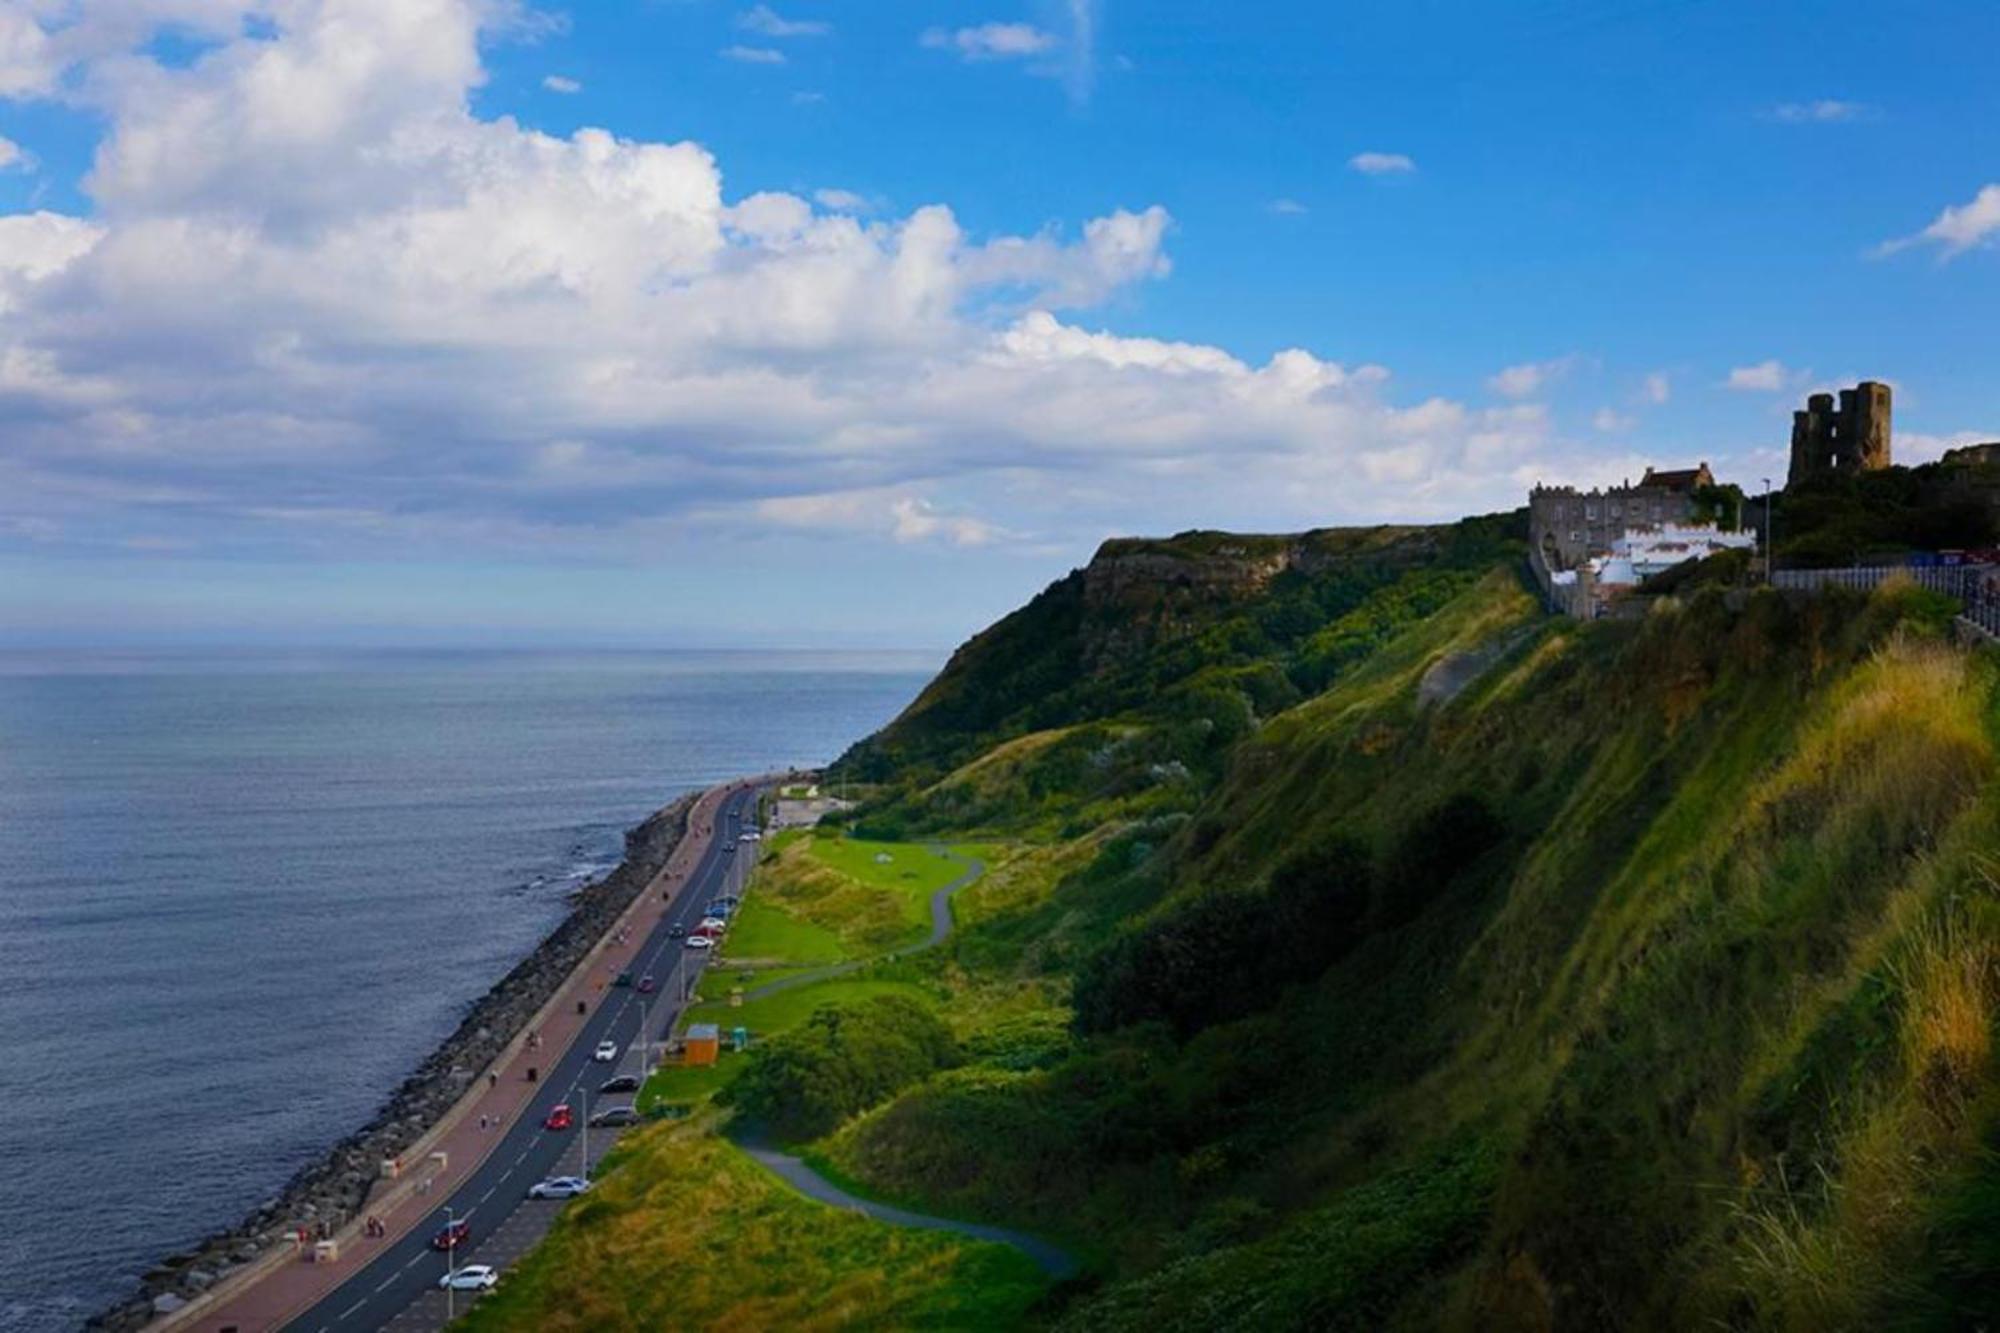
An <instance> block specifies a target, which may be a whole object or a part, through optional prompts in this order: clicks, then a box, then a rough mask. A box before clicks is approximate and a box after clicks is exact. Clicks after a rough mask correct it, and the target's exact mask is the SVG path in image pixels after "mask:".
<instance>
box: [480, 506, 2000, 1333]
mask: <svg viewBox="0 0 2000 1333" xmlns="http://www.w3.org/2000/svg"><path fill="white" fill-rule="evenodd" d="M1314 542H1322V543H1324V545H1323V548H1322V549H1321V550H1320V553H1319V555H1317V556H1315V557H1314V558H1313V559H1312V560H1310V561H1304V562H1303V563H1302V562H1301V556H1300V552H1302V551H1305V550H1307V549H1308V548H1309V547H1311V546H1312V545H1313V543H1314ZM1166 546H1167V547H1168V548H1169V549H1165V550H1161V549H1156V547H1155V546H1152V545H1134V546H1127V545H1124V544H1115V545H1114V546H1112V547H1108V548H1107V551H1106V553H1104V554H1101V555H1100V561H1105V560H1109V561H1111V562H1113V563H1115V564H1119V565H1121V566H1122V572H1120V573H1119V574H1118V576H1117V577H1116V578H1111V577H1109V576H1106V575H1105V574H1104V573H1103V571H1101V570H1100V571H1099V573H1098V575H1097V589H1098V591H1097V592H1095V593H1091V594H1089V595H1086V591H1087V589H1088V586H1089V585H1090V581H1091V580H1090V578H1089V577H1086V576H1085V575H1079V576H1074V577H1073V580H1071V581H1065V583H1062V584H1058V585H1056V586H1055V587H1054V588H1052V589H1051V590H1050V591H1049V592H1047V593H1044V594H1043V597H1042V598H1041V599H1038V600H1037V602H1036V603H1035V604H1032V605H1031V606H1030V607H1029V608H1027V609H1026V610H1024V611H1023V612H1021V613H1018V614H1017V616H1016V617H1015V618H1012V619H1010V621H1008V622H1003V623H1002V625H1001V626H999V627H996V629H995V630H993V631H989V633H988V634H987V635H985V636H982V637H981V638H980V639H976V640H974V641H973V642H972V643H971V644H969V645H967V647H966V648H965V649H964V650H962V651H961V653H960V654H959V655H958V656H957V657H956V658H954V660H953V664H952V666H951V667H950V668H949V669H948V670H947V672H946V673H945V675H944V676H943V677H941V678H940V680H939V682H938V683H937V684H936V685H934V686H933V687H932V689H931V690H930V691H927V692H926V694H925V696H924V698H923V699H920V700H919V701H918V702H917V704H915V705H913V706H912V708H911V709H910V710H909V711H908V712H906V713H905V714H904V716H903V717H902V718H900V719H898V721H897V722H896V723H895V724H893V725H892V726H891V727H890V728H889V729H887V730H886V731H885V732H884V733H882V734H881V735H880V736H878V737H876V738H873V739H871V741H869V742H867V743H865V744H864V745H862V746H860V747H857V749H856V751H855V752H854V753H853V754H852V755H851V756H850V757H849V760H848V761H847V762H848V763H849V765H850V766H851V767H852V768H854V769H856V770H862V769H865V770H866V772H867V776H868V777H869V778H870V779H871V780H872V781H873V782H875V783H876V784H878V785H877V793H878V794H877V795H876V796H875V797H874V798H873V799H872V800H871V802H870V803H869V805H868V806H867V807H865V808H864V809H862V810H861V811H859V812H858V813H857V815H856V816H855V818H854V819H853V820H852V821H851V827H850V830H849V833H850V837H859V836H863V835H865V834H867V833H869V832H870V831H875V832H903V833H910V832H917V833H920V834H921V835H922V836H924V837H927V838H935V839H937V840H939V841H945V840H949V841H972V840H978V841H981V842H983V843H984V844H985V845H986V846H987V847H988V849H989V851H988V852H987V853H986V855H988V856H989V858H990V860H991V862H992V869H991V872H990V873H989V874H988V875H986V876H985V877H984V878H983V879H981V880H980V881H979V882H978V883H976V884H973V885H972V886H970V887H969V888H967V889H965V890H964V891H963V892H962V893H961V895H960V898H959V899H958V900H957V903H956V911H957V917H958V923H959V929H958V931H957V932H956V933H955V935H954V936H953V937H952V938H951V940H950V941H948V943H947V944H946V945H945V947H943V948H941V949H939V950H936V951H933V952H931V953H928V954H924V955H921V956H918V957H914V958H909V959H906V960H902V961H899V962H896V963H894V964H891V965H888V966H887V967H886V969H884V970H881V971H879V972H877V973H873V974H871V975H874V976H876V977H877V978H878V979H879V980H881V981H883V982H895V983H897V984H903V985H908V986H911V987H916V988H919V989H920V990H921V993H922V995H923V996H924V997H926V1003H927V1004H929V1005H934V1006H935V1008H934V1012H935V1015H936V1018H935V1019H932V1018H928V1017H927V1018H926V1019H925V1020H924V1022H925V1024H926V1030H927V1032H928V1033H929V1034H930V1035H929V1037H928V1038H927V1040H929V1041H930V1042H931V1045H932V1048H934V1049H931V1050H930V1053H929V1054H927V1055H926V1058H925V1059H924V1060H923V1061H920V1062H917V1063H916V1064H914V1065H912V1066H911V1068H910V1069H908V1070H904V1071H903V1072H902V1073H900V1074H899V1075H898V1076H897V1077H896V1078H894V1079H889V1080H883V1081H880V1082H879V1085H878V1090H876V1091H871V1092H868V1093H867V1094H866V1095H864V1096H859V1097H855V1098H850V1099H848V1100H847V1101H846V1102H845V1103H844V1105H846V1106H847V1107H849V1108H851V1109H850V1110H848V1111H846V1112H844V1113H843V1114H842V1115H841V1116H840V1117H837V1118H836V1119H833V1120H827V1121H825V1122H824V1123H814V1124H813V1125H812V1126H811V1127H810V1129H808V1130H801V1131H800V1132H801V1133H810V1134H812V1135H815V1136H816V1137H813V1138H812V1139H810V1141H808V1142H806V1143H804V1144H802V1145H801V1146H802V1147H803V1149H804V1150H805V1151H806V1152H807V1153H808V1155H809V1156H810V1158H811V1159H812V1160H814V1161H816V1162H817V1163H819V1164H820V1165H821V1166H822V1167H823V1168H824V1169H825V1170H826V1171H827V1173H829V1174H831V1175H834V1176H837V1177H839V1178H840V1179H842V1180H843V1181H844V1182H846V1183H847V1184H848V1185H849V1187H850V1188H852V1189H853V1190H855V1191H857V1192H860V1193H864V1194H870V1195H874V1196H877V1197H881V1198H885V1199H888V1200H891V1201H894V1202H897V1203H900V1204H904V1205H909V1206H914V1207H917V1208H920V1209H923V1210H925V1211H929V1212H933V1213H938V1214H944V1215H950V1216H959V1217H968V1218H974V1219H979V1220H986V1221H992V1222H998V1223H1003V1224H1006V1225H1009V1226H1013V1227H1016V1228H1020V1229H1024V1230H1028V1231H1032V1232H1037V1233H1040V1234H1042V1235H1045V1236H1048V1237H1050V1238H1052V1239H1054V1240H1056V1241H1058V1242H1060V1243H1062V1244H1064V1245H1066V1246H1068V1247H1069V1248H1071V1249H1072V1250H1073V1251H1074V1252H1076V1253H1077V1254H1079V1255H1081V1256H1083V1257H1084V1259H1085V1260H1086V1263H1087V1272H1086V1274H1085V1275H1084V1276H1083V1277H1081V1278H1078V1279H1075V1280H1072V1281H1071V1282H1069V1283H1066V1284H1063V1285H1062V1286H1060V1287H1058V1288H1056V1289H1055V1290H1053V1291H1050V1292H1047V1293H1045V1294H1043V1295H1042V1296H1041V1297H1040V1298H1039V1299H1036V1300H1034V1301H1032V1302H1030V1301H1028V1300H1027V1299H1026V1298H1025V1297H1023V1296H1022V1295H1021V1293H1020V1292H1019V1291H1018V1290H1016V1289H1010V1290H1009V1292H1008V1293H1007V1294H1006V1299H1005V1300H1001V1301H996V1302H995V1303H994V1304H992V1305H990V1306H986V1307H977V1308H978V1311H979V1312H978V1313H977V1315H976V1316H974V1315H972V1314H970V1313H969V1312H970V1311H972V1310H973V1309H974V1308H975V1306H973V1305H968V1304H960V1305H954V1306H952V1307H951V1308H956V1309H962V1310H964V1311H967V1312H968V1313H967V1315H966V1317H967V1318H968V1319H970V1320H971V1322H970V1323H968V1324H967V1325H966V1326H974V1327H1016V1326H1024V1325H1025V1326H1042V1327H1056V1328H1062V1329H1075V1330H1085V1329H1089V1330H1098V1329H1112V1330H1117V1329H1134V1330H1138V1329H1144V1330H1146V1331H1147V1333H1169V1331H1171V1330H1178V1329H1188V1330H1196V1329H1200V1330H1214V1329H1245V1330H1249V1329H1257V1330H1270V1329H1300V1330H1306V1329H1314V1330H1317V1329H1340V1328H1352V1329H1378V1328H1402V1329H1419V1328H1422V1329H1431V1328H1444V1329H1466V1330H1471V1329H1481V1330H1483V1329H1496V1328H1498V1329H1597V1328H1605V1327H1635V1328H1659V1329H1685V1328H1696V1327H1730V1328H1771V1329H1827V1328H1912V1329H1917V1328H1938V1329H1945V1328H1960V1327H1970V1326H1977V1325H1978V1324H1979V1323H1980V1322H1981V1321H1982V1320H1985V1319H1987V1318H1989V1317H1991V1316H1992V1315H1994V1313H1995V1312H1996V1310H2000V1241H1996V1239H1995V1237H1996V1236H2000V1166H1996V1165H1995V1163H1996V1162H2000V1157H1996V1156H1995V1149H1996V1147H2000V1071H1996V1067H1995V1064H1994V1060H1993V1046H1992V1032H1993V1024H1994V1016H1995V1011H1996V1004H2000V900H1996V895H1995V890H1994V883H1993V879H1992V864H1991V861H1990V859H1989V858H1990V856H1991V852H1992V849H1994V848H1995V847H2000V781H1996V745H2000V722H1997V721H1996V713H1995V707H1994V705H1995V691H1996V687H1997V686H2000V667H1996V663H1995V661H1994V656H1993V654H1992V652H1991V651H1990V650H1986V649H1967V648H1965V647H1962V646H1959V645H1958V644H1956V643H1955V642H1953V640H1952V639H1951V637H1950V633H1949V614H1950V610H1951V608H1950V606H1949V604H1947V603H1945V602H1943V601H1942V600H1941V599H1938V598H1935V597H1933V596H1931V595H1928V594H1924V593H1921V592H1918V591H1917V590H1915V589H1914V588H1911V587H1908V586H1894V585H1892V586H1889V587H1887V588H1884V589H1883V590H1881V591H1880V592H1878V593H1877V594H1875V595H1874V596H1872V597H1870V598H1865V599H1864V598H1860V597H1838V596H1835V597H1828V598H1823V599H1818V600H1810V601H1786V600H1784V599H1782V598H1780V597H1778V596H1777V595H1775V594H1770V593H1760V594H1753V595H1747V596H1746V595H1743V594H1741V593H1732V594H1725V593H1724V592H1723V591H1721V590H1718V589H1708V590H1704V591H1698V592H1694V593H1692V594H1690V595H1689V596H1687V597H1685V598H1671V597H1670V598H1663V599H1661V600H1660V601H1659V602H1658V603H1657V604H1656V605H1655V606H1654V607H1653V608H1652V611H1651V613H1650V614H1649V615H1648V616H1647V617H1646V618H1645V619H1643V620H1641V621H1637V622H1625V623H1616V624H1613V623H1600V624H1594V625H1581V624H1576V623H1573V622H1567V621H1554V620H1550V619H1549V618H1547V617H1545V616H1543V615H1541V614H1540V612H1539V610H1538V608H1537V607H1536V605H1535V603H1534V601H1533V599H1532V598H1531V597H1530V596H1529V594H1528V593H1527V592H1526V591H1525V589H1524V586H1523V584H1522V581H1521V579H1520V577H1519V575H1518V573H1517V571H1516V568H1515V564H1516V561H1515V548H1514V547H1513V545H1512V542H1511V538H1510V537H1509V535H1508V533H1507V530H1506V527H1505V525H1504V524H1503V523H1499V522H1497V521H1496V522H1493V523H1490V524H1482V523H1481V522H1474V523H1471V524H1468V525H1463V526H1462V527H1460V528H1456V529H1447V530H1441V531H1428V532H1423V531H1419V532H1411V531H1407V530H1405V531H1396V532H1376V533H1363V534H1344V535H1340V536H1338V537H1333V536H1326V537H1320V536H1315V537H1313V538H1311V539H1310V540H1308V539H1299V538H1269V539H1247V538H1229V537H1224V536H1221V535H1219V534H1193V535H1190V536H1188V537H1184V538H1179V539H1175V541H1174V542H1173V543H1168V544H1166ZM1134 561H1138V562H1139V563H1136V564H1135V563H1133V562H1134ZM1204 562H1215V563H1216V564H1217V568H1215V569H1209V570H1206V571H1203V572H1196V571H1191V570H1187V569H1183V568H1181V566H1182V565H1184V564H1193V565H1201V564H1203V563H1204ZM1250 566H1255V568H1256V569H1258V570H1261V571H1263V572H1262V573H1259V574H1258V575H1257V577H1255V578H1246V576H1245V574H1244V571H1245V569H1246V568H1248V567H1250ZM1308 566H1310V567H1309V568H1308ZM1149 580H1151V581H1152V582H1153V583H1156V584H1158V585H1159V586H1142V585H1145V584H1147V582H1148V581H1149ZM1161 580H1165V582H1163V583H1162V582H1160V581H1161ZM1114 587H1115V589H1116V600H1115V601H1111V602H1106V601H1103V600H1101V599H1102V598H1104V597H1109V596H1111V593H1110V592H1107V591H1106V589H1111V588H1114ZM1112 606H1122V607H1124V608H1126V611H1127V612H1129V613H1131V614H1133V615H1136V616H1138V618H1139V621H1140V622H1142V623H1140V624H1138V625H1136V626H1134V627H1128V628H1126V629H1120V628H1119V626H1118V624H1117V622H1116V617H1115V616H1114V615H1113V612H1112V611H1111V610H1110V609H1108V608H1110V607H1112ZM1161 608H1166V609H1165V610H1162V609H1161ZM1274 627H1276V628H1274ZM1121 636H1132V637H1129V638H1121ZM1106 643H1114V644H1116V643H1124V644H1127V645H1128V647H1120V648H1117V649H1116V650H1115V651H1114V650H1108V649H1106V648H1105V647H1104V645H1105V644H1106ZM1131 643H1142V644H1144V645H1145V646H1144V647H1143V648H1142V649H1141V648H1129V644H1131ZM1128 649H1129V652H1135V653H1137V654H1138V655H1137V656H1128ZM829 836H830V835H829ZM781 862H782V858H781ZM774 864H777V863H774ZM801 874H803V872H801ZM787 895H790V897H795V898H798V899H799V900H800V901H801V902H806V901H811V902H819V901H837V900H838V895H837V892H836V888H834V887H821V888H816V887H814V886H813V884H811V883H810V882H808V881H807V880H805V879H803V878H802V879H801V881H800V885H799V887H797V888H794V889H781V890H780V891H779V892H777V893H776V894H774V897H773V901H774V902H780V903H783V902H786V901H788V897H787ZM799 910H801V911H803V910H804V909H803V908H800V909H799ZM889 1012H890V1011H889V1010H887V1009H884V1010H883V1013H885V1014H887V1013H889ZM781 1054H782V1051H781ZM796 1055H797V1053H796V1052H793V1053H791V1056H790V1057H789V1058H793V1059H796ZM745 1058H746V1059H747V1060H749V1061H751V1062H752V1065H753V1066H754V1065H755V1062H756V1061H757V1060H758V1059H759V1057H758V1055H757V1054H756V1053H754V1052H753V1053H752V1055H750V1056H748V1057H745ZM773 1058H777V1057H775V1056H774V1057H773ZM774 1072H776V1071H775V1069H774ZM558 1234H559V1235H560V1234H561V1232H560V1230H559V1233H558ZM938 1271H939V1272H940V1273H942V1272H943V1271H944V1270H938ZM820 1280H822V1281H825V1282H827V1283H835V1282H838V1281H840V1280H841V1279H840V1274H839V1273H837V1272H834V1271H831V1270H829V1271H827V1272H825V1273H823V1274H821V1279H820ZM933 1298H934V1299H935V1300H937V1301H944V1302H948V1303H950V1302H964V1301H965V1300H966V1297H965V1294H964V1291H963V1289H962V1279H961V1278H958V1277H951V1278H949V1279H947V1278H946V1277H943V1276H940V1277H939V1278H938V1279H937V1281H936V1284H934V1286H933V1288H932V1289H931V1290H930V1295H928V1296H922V1297H921V1299H922V1300H931V1299H933ZM910 1299H919V1297H917V1296H912V1297H910ZM913 1322H920V1321H918V1320H916V1319H914V1318H911V1317H906V1316H905V1315H904V1314H900V1313H898V1312H896V1311H893V1310H891V1311H886V1312H885V1313H884V1314H883V1315H881V1316H880V1317H879V1318H877V1319H875V1320H874V1321H872V1322H870V1321H868V1320H860V1321H858V1322H852V1323H847V1324H842V1323H839V1321H835V1322H834V1323H833V1324H831V1325H829V1326H852V1327H880V1326H890V1327H894V1326H908V1325H910V1324H911V1323H913ZM517 1326H522V1327H525V1326H527V1325H526V1324H522V1325H517Z"/></svg>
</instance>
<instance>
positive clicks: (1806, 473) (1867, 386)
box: [1786, 380, 1889, 486]
mask: <svg viewBox="0 0 2000 1333" xmlns="http://www.w3.org/2000/svg"><path fill="white" fill-rule="evenodd" d="M1888 466H1889V386H1888V385H1886V384H1882V383H1879V382H1878V381H1876V380H1863V381H1861V383H1859V384H1857V385H1855V386H1854V387H1853V388H1851V389H1842V390H1841V391H1840V406H1839V407H1837V408H1836V407H1835V406H1834V403H1833V395H1832V394H1830V393H1816V394H1814V395H1813V396H1812V397H1810V398H1808V399H1806V405H1805V410H1804V411H1802V412H1794V413H1792V470H1791V475H1790V477H1789V478H1788V480H1787V482H1786V484H1787V485H1791V486H1796V485H1798V484H1799V483H1800V482H1802V481H1805V480H1806V479H1807V478H1810V477H1818V476H1824V475H1825V474H1827V473H1829V472H1872V471H1874V470H1875V469H1877V468H1885V467H1888Z"/></svg>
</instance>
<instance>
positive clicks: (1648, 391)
mask: <svg viewBox="0 0 2000 1333" xmlns="http://www.w3.org/2000/svg"><path fill="white" fill-rule="evenodd" d="M1639 396H1640V397H1641V398H1643V399H1644V400H1645V401H1646V402H1649V403H1651V404H1653V405H1654V406H1655V407H1658V406H1659V405H1660V404H1662V403H1664V402H1666V401H1667V399H1669V398H1671V397H1673V396H1674V386H1673V381H1672V380H1670V379H1668V378H1667V372H1666V371H1664V370H1656V371H1654V372H1652V373H1651V374H1649V375H1647V376H1646V379H1645V381H1644V383H1642V384H1641V385H1640V386H1639Z"/></svg>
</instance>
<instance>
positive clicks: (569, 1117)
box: [542, 1102, 576, 1130]
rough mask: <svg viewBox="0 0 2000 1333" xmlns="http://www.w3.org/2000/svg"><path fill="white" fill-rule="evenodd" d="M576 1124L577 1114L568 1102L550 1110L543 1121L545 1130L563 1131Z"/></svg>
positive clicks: (560, 1103) (558, 1104)
mask: <svg viewBox="0 0 2000 1333" xmlns="http://www.w3.org/2000/svg"><path fill="white" fill-rule="evenodd" d="M575 1123H576V1112H574V1111H572V1110H570V1109H569V1103H568V1102H558V1103H556V1104H555V1105H554V1106H551V1107H550V1108H549V1113H548V1115H547V1116H546V1117H544V1118H543V1120H542V1128H543V1129H552V1130H563V1129H568V1128H569V1127H570V1126H571V1125H573V1124H575Z"/></svg>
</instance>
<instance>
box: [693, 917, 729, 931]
mask: <svg viewBox="0 0 2000 1333" xmlns="http://www.w3.org/2000/svg"><path fill="white" fill-rule="evenodd" d="M696 929H698V930H711V931H712V930H727V929H729V918H728V917H726V916H705V917H703V918H702V919H701V925H700V926H698V927H696Z"/></svg>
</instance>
